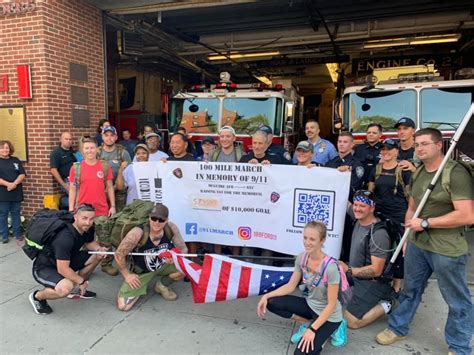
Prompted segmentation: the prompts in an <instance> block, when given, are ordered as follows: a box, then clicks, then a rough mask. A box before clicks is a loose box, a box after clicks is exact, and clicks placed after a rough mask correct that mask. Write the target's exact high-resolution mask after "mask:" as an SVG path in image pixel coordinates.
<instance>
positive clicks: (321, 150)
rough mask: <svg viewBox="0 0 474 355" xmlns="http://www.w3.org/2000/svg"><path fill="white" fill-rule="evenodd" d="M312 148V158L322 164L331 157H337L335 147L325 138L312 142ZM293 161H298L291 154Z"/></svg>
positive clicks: (295, 162)
mask: <svg viewBox="0 0 474 355" xmlns="http://www.w3.org/2000/svg"><path fill="white" fill-rule="evenodd" d="M308 142H309V141H308ZM313 148H314V154H313V159H312V160H313V161H314V162H316V163H319V164H321V165H323V166H324V165H326V163H327V162H328V161H330V160H331V159H334V158H335V157H337V151H336V147H334V145H333V144H332V143H331V142H330V141H328V140H326V139H323V138H319V139H318V140H317V141H316V143H314V144H313ZM293 163H294V164H297V163H298V162H297V161H296V155H294V156H293Z"/></svg>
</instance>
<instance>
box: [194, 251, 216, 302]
mask: <svg viewBox="0 0 474 355" xmlns="http://www.w3.org/2000/svg"><path fill="white" fill-rule="evenodd" d="M212 260H213V258H212V257H210V256H208V255H206V256H204V262H203V264H202V270H201V278H200V279H199V290H200V294H199V295H198V296H197V297H196V298H197V299H198V300H199V301H198V302H197V303H204V302H205V301H206V293H207V286H208V284H209V276H210V274H211V269H212Z"/></svg>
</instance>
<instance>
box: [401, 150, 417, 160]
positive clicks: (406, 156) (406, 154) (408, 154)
mask: <svg viewBox="0 0 474 355" xmlns="http://www.w3.org/2000/svg"><path fill="white" fill-rule="evenodd" d="M414 156H415V148H414V147H410V148H408V149H407V150H403V149H402V148H400V149H399V150H398V157H397V159H398V160H412V159H413V157H414Z"/></svg>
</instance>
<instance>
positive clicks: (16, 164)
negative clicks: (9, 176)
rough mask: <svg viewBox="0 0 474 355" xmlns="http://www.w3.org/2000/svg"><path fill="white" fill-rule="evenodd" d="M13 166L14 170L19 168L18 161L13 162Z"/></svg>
mask: <svg viewBox="0 0 474 355" xmlns="http://www.w3.org/2000/svg"><path fill="white" fill-rule="evenodd" d="M13 166H14V167H15V170H16V171H18V170H20V164H18V163H13Z"/></svg>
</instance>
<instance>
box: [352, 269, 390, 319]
mask: <svg viewBox="0 0 474 355" xmlns="http://www.w3.org/2000/svg"><path fill="white" fill-rule="evenodd" d="M391 294H392V286H390V284H389V283H382V282H379V281H372V280H361V279H357V278H354V286H353V288H352V298H351V300H350V301H349V303H348V304H347V308H346V310H347V311H348V312H349V313H350V314H352V315H353V316H354V317H356V318H357V319H362V317H363V316H364V314H366V313H367V312H368V311H370V310H371V309H372V308H374V307H375V306H376V305H377V303H379V302H380V301H388V300H390V296H391Z"/></svg>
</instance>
